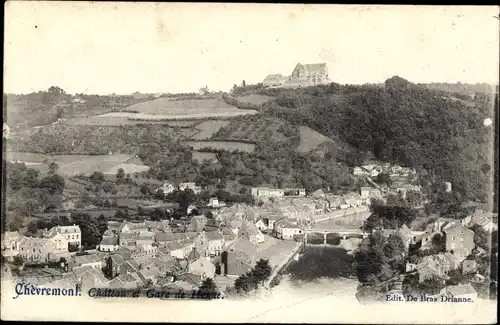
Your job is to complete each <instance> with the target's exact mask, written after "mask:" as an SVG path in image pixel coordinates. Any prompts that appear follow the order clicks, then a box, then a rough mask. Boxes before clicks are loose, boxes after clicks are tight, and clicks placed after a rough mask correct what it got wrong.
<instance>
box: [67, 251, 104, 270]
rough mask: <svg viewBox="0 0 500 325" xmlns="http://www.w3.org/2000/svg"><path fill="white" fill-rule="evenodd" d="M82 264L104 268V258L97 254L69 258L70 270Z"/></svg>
mask: <svg viewBox="0 0 500 325" xmlns="http://www.w3.org/2000/svg"><path fill="white" fill-rule="evenodd" d="M80 266H90V267H92V268H95V269H98V270H100V269H102V266H103V262H102V259H101V258H100V257H99V256H97V255H96V254H88V255H75V256H71V257H70V258H69V259H68V270H72V269H73V268H75V267H80Z"/></svg>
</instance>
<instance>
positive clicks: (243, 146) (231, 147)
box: [183, 141, 255, 152]
mask: <svg viewBox="0 0 500 325" xmlns="http://www.w3.org/2000/svg"><path fill="white" fill-rule="evenodd" d="M183 144H185V145H187V146H190V147H193V149H194V150H200V149H204V148H212V149H215V150H227V151H236V150H239V151H245V152H254V150H255V145H254V144H252V143H243V142H228V141H184V142H183Z"/></svg>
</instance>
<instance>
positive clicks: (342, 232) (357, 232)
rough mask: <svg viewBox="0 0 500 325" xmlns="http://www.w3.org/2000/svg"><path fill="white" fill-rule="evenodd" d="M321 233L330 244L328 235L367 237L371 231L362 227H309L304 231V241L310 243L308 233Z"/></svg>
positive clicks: (324, 240) (341, 237) (345, 237)
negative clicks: (366, 230)
mask: <svg viewBox="0 0 500 325" xmlns="http://www.w3.org/2000/svg"><path fill="white" fill-rule="evenodd" d="M312 234H321V235H322V236H323V244H324V245H326V244H328V241H327V239H328V235H335V237H337V238H339V239H343V240H345V239H349V238H360V239H363V238H366V237H368V235H369V233H368V232H365V231H363V230H361V229H308V230H306V231H305V233H304V243H305V244H306V245H307V244H308V237H310V236H308V235H312Z"/></svg>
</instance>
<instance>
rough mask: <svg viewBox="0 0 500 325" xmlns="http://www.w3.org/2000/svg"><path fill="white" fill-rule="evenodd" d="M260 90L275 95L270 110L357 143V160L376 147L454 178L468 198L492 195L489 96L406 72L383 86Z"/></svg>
mask: <svg viewBox="0 0 500 325" xmlns="http://www.w3.org/2000/svg"><path fill="white" fill-rule="evenodd" d="M261 93H263V94H266V95H272V96H275V97H276V100H275V101H273V102H270V103H266V104H265V105H264V108H263V112H265V113H266V114H269V115H272V116H276V117H280V118H283V119H286V120H288V121H290V122H292V123H293V124H296V125H307V126H309V127H310V128H312V129H314V130H316V131H318V132H321V133H322V134H325V135H327V136H330V137H339V138H340V139H341V140H343V141H345V142H346V143H347V144H349V145H351V146H352V147H354V148H355V149H356V150H357V152H356V153H355V154H356V155H357V157H356V156H355V157H352V159H351V162H350V164H351V165H352V164H355V163H357V162H359V161H360V160H362V159H363V157H364V155H365V153H367V152H371V153H373V154H374V155H375V157H376V158H377V159H380V160H382V161H389V162H393V163H399V164H401V165H404V166H410V167H414V168H416V169H417V170H418V171H420V172H421V173H423V174H426V175H428V179H429V180H430V181H437V182H442V181H443V182H444V181H449V182H451V183H452V184H453V187H454V189H455V190H456V191H458V192H459V193H460V194H461V195H462V197H463V198H464V199H477V200H480V201H484V200H486V199H487V198H488V197H489V196H491V192H492V189H491V187H490V186H488V184H490V180H491V178H490V177H491V172H492V171H493V157H492V148H493V130H492V128H489V127H485V126H484V125H483V122H484V119H485V118H487V117H490V118H491V117H493V113H492V112H491V107H492V106H493V104H492V98H491V96H486V97H485V98H479V99H477V100H476V99H474V100H471V103H467V104H466V103H464V102H463V101H456V100H452V99H450V98H449V96H448V95H447V94H446V93H445V92H443V91H440V90H430V89H428V88H426V87H424V86H420V85H415V84H412V83H410V82H408V81H406V80H404V79H403V78H400V77H393V78H391V79H388V80H387V81H386V82H385V87H372V86H350V85H346V86H341V85H338V84H331V85H327V86H318V87H309V88H304V89H295V90H283V89H266V90H264V91H262V92H261ZM472 104H473V106H471V105H472ZM347 163H349V161H347Z"/></svg>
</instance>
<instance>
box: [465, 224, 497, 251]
mask: <svg viewBox="0 0 500 325" xmlns="http://www.w3.org/2000/svg"><path fill="white" fill-rule="evenodd" d="M470 229H471V230H472V231H473V232H474V243H475V244H476V245H477V246H479V247H481V248H483V249H484V250H486V251H489V250H490V246H491V245H490V242H491V239H492V238H494V237H491V236H490V235H489V234H488V233H487V232H486V230H484V229H483V227H481V226H479V225H474V226H472V227H471V228H470Z"/></svg>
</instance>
